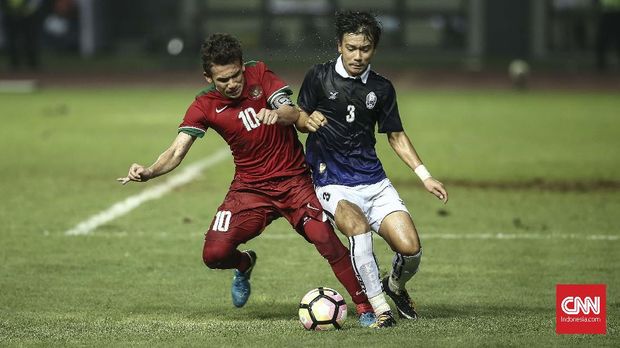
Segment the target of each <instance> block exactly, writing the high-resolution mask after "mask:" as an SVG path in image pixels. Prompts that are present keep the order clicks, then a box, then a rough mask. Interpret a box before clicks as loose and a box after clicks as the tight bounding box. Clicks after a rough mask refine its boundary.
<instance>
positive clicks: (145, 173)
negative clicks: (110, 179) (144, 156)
mask: <svg viewBox="0 0 620 348" xmlns="http://www.w3.org/2000/svg"><path fill="white" fill-rule="evenodd" d="M194 140H196V137H193V136H191V135H189V134H186V133H182V132H181V133H179V134H178V135H177V137H176V138H175V139H174V141H173V142H172V145H170V147H169V148H168V149H167V150H166V151H164V152H163V153H162V154H161V155H159V157H158V158H157V160H156V161H155V163H153V164H152V165H151V166H150V167H144V166H142V165H140V164H137V163H134V164H132V165H131V167H129V173H128V174H127V176H126V177H124V178H118V179H116V180H117V181H118V182H120V183H121V184H123V185H125V184H126V183H128V182H130V181H137V182H145V181H148V180H150V179H153V178H156V177H158V176H160V175H164V174H166V173H168V172H170V171H171V170H173V169H174V168H176V167H177V166H178V165H179V164H180V163H181V161H183V158H185V155H186V154H187V152H188V151H189V149H190V148H191V147H192V144H193V143H194Z"/></svg>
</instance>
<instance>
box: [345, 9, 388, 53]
mask: <svg viewBox="0 0 620 348" xmlns="http://www.w3.org/2000/svg"><path fill="white" fill-rule="evenodd" d="M345 34H363V35H364V36H365V37H366V38H367V39H368V41H370V42H372V46H373V47H375V48H376V47H377V45H378V44H379V39H381V24H380V23H379V21H377V18H376V17H375V16H374V15H373V14H371V13H369V12H360V11H346V12H336V35H337V36H338V38H337V39H338V42H339V43H342V39H343V37H344V35H345Z"/></svg>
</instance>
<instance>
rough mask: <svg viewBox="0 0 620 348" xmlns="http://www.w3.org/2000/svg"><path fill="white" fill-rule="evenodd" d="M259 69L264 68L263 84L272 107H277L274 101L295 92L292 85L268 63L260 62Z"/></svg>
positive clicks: (268, 102)
mask: <svg viewBox="0 0 620 348" xmlns="http://www.w3.org/2000/svg"><path fill="white" fill-rule="evenodd" d="M258 65H259V69H260V70H262V77H261V85H262V86H263V91H264V92H265V96H267V104H269V106H270V107H271V108H275V107H274V106H275V104H274V101H275V100H277V99H278V98H281V97H283V96H289V95H291V94H293V91H292V90H291V87H289V85H287V84H286V82H284V81H282V79H280V77H278V75H276V74H275V73H274V72H273V71H271V70H269V68H268V67H267V65H265V63H263V62H258Z"/></svg>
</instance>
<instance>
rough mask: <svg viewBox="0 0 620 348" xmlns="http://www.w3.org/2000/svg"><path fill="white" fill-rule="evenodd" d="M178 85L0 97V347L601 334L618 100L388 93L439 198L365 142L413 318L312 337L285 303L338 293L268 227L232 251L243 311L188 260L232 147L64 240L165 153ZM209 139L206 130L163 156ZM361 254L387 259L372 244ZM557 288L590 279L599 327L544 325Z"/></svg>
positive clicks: (619, 273) (224, 178)
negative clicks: (399, 226)
mask: <svg viewBox="0 0 620 348" xmlns="http://www.w3.org/2000/svg"><path fill="white" fill-rule="evenodd" d="M194 92H195V91H193V90H188V89H163V88H161V89H157V88H154V89H140V88H118V89H99V90H95V89H90V90H89V89H85V90H78V89H44V90H42V91H39V92H36V93H34V94H30V95H0V114H1V117H2V127H0V146H1V148H2V153H3V154H2V165H1V168H2V170H1V171H0V191H1V193H2V194H1V198H2V199H1V200H0V206H1V209H0V221H1V222H2V224H1V225H0V239H1V242H0V275H1V276H0V294H1V295H0V345H11V346H12V345H55V346H59V345H86V346H91V345H98V346H108V345H117V346H118V345H122V346H125V345H149V346H151V345H161V346H178V345H189V346H209V347H214V346H252V347H256V346H266V347H273V346H296V347H297V346H308V347H317V346H323V347H349V346H357V347H362V346H377V347H379V346H381V347H389V346H391V347H410V346H446V345H448V346H471V345H483V346H498V345H501V346H506V345H507V346H564V345H569V346H584V345H585V346H618V345H620V340H619V339H618V334H619V331H618V318H619V316H620V301H619V298H620V268H619V266H618V265H619V264H620V240H619V238H620V231H619V229H618V226H619V225H618V222H617V221H618V220H617V217H618V212H620V189H619V187H620V174H618V173H619V172H620V162H619V160H620V153H619V152H620V136H619V135H620V118H619V117H618V116H619V114H618V110H620V95H618V94H617V93H602V92H598V93H594V92H591V93H584V92H550V91H547V92H544V91H530V92H527V93H514V92H512V91H491V90H478V91H469V92H464V91H428V92H424V91H419V90H414V91H404V90H403V91H400V94H399V106H400V109H401V114H402V115H403V118H404V124H405V127H406V129H407V131H408V134H409V135H410V137H411V138H412V139H413V141H414V144H415V145H416V147H417V149H418V152H419V153H420V154H421V156H422V158H423V160H424V161H425V163H426V164H427V167H428V168H429V169H430V170H431V172H432V173H433V174H434V175H435V176H436V177H438V178H439V179H440V180H442V181H443V182H445V183H446V185H447V188H448V190H449V193H450V202H449V203H448V205H447V206H442V205H441V204H440V202H439V201H438V200H436V199H434V198H433V197H432V196H431V195H429V194H428V193H426V192H425V191H423V189H422V186H421V184H420V183H419V181H418V179H417V178H416V177H415V176H414V175H413V174H412V173H411V172H410V171H409V170H407V169H406V168H405V166H404V164H402V163H400V160H399V159H398V158H397V157H396V155H395V154H394V153H393V152H392V151H391V150H390V149H389V147H388V145H387V141H386V139H385V137H384V136H382V135H379V136H378V147H379V154H380V157H381V158H382V160H383V162H384V165H385V167H386V170H387V172H388V175H389V176H390V177H391V178H392V180H393V182H394V183H395V185H396V187H397V189H398V190H399V192H400V194H401V196H402V198H403V199H404V201H405V202H406V204H407V206H408V207H409V209H410V210H411V212H412V214H413V216H414V220H415V222H416V225H417V227H418V229H419V230H420V233H421V238H422V244H423V248H424V258H423V261H422V267H421V271H420V273H419V274H418V275H416V277H415V278H414V279H413V281H412V282H411V283H410V284H409V290H410V291H411V293H412V295H413V296H414V298H415V300H416V302H417V304H418V307H419V311H420V315H421V319H420V320H418V321H417V322H405V321H399V323H398V326H397V327H395V328H393V329H386V330H382V331H373V330H369V329H363V328H360V327H358V325H357V321H356V320H355V318H354V317H353V312H354V308H353V307H352V306H350V307H349V315H350V317H349V319H348V320H347V322H346V323H345V326H344V329H343V330H340V331H337V332H324V333H317V332H307V331H304V330H303V329H302V327H301V325H300V324H299V322H298V320H297V304H298V301H299V300H300V298H301V296H302V295H303V294H304V293H305V292H306V291H308V290H309V289H311V288H313V287H316V286H329V287H334V288H336V289H337V290H339V291H340V292H342V293H344V289H343V288H342V287H341V286H340V285H339V284H338V283H337V281H336V279H335V278H334V277H333V275H332V274H331V272H330V270H329V267H328V266H327V264H326V263H325V262H324V261H323V260H322V258H321V257H320V256H319V254H318V253H317V252H316V251H315V250H314V248H313V247H312V246H311V245H309V244H307V243H305V242H304V241H303V240H302V239H301V238H299V237H298V236H297V235H296V234H295V232H294V231H293V230H292V229H291V228H290V226H288V225H287V223H285V222H284V221H283V220H279V221H277V222H275V223H274V224H272V225H271V226H270V227H269V228H268V229H267V230H266V231H265V232H264V234H263V235H262V236H261V237H259V238H257V239H255V240H253V241H251V242H250V243H249V244H248V245H247V247H251V248H253V249H255V250H256V251H257V253H258V255H259V262H258V264H257V267H256V270H255V273H254V275H253V281H252V286H253V295H252V297H251V299H250V301H249V302H248V304H247V305H246V307H244V308H243V309H236V308H234V307H233V306H232V304H231V300H230V294H229V292H230V280H231V272H230V271H214V270H209V269H207V268H206V267H205V266H204V265H203V264H202V260H201V251H202V242H203V233H204V231H205V230H206V229H207V227H208V224H209V223H210V221H211V218H212V216H213V214H214V212H215V209H216V207H217V206H218V205H219V204H220V203H221V201H222V199H223V197H224V194H225V193H226V191H227V187H228V184H229V182H230V180H231V178H232V173H233V166H232V160H231V159H227V160H225V161H223V162H220V163H218V164H216V165H214V166H212V167H210V168H209V169H207V170H206V171H205V172H204V173H203V174H202V175H201V176H200V177H198V178H197V179H196V180H194V181H192V182H191V183H189V184H187V185H184V186H181V187H179V188H177V189H175V190H173V191H172V192H170V193H169V194H167V195H166V196H164V197H163V198H162V199H159V200H154V201H149V202H146V203H145V204H143V205H142V206H140V207H138V208H137V209H135V210H133V211H131V212H130V213H129V214H127V215H125V216H122V217H119V218H118V219H115V220H113V221H110V222H108V223H106V224H104V225H103V226H101V227H99V228H98V229H96V230H95V231H93V232H92V233H91V234H89V235H86V236H66V235H65V231H66V230H68V229H70V228H72V227H73V226H75V225H76V224H77V223H79V222H81V221H83V220H85V219H87V218H88V217H90V216H92V215H93V214H96V213H98V212H100V211H102V210H105V209H107V208H108V207H110V206H111V205H112V204H114V203H116V202H118V201H121V200H123V199H125V198H127V197H129V196H132V195H134V194H138V193H139V192H141V191H142V190H144V189H145V188H148V187H150V186H153V185H156V184H158V183H161V182H163V181H164V178H161V179H156V180H154V181H153V182H149V183H147V184H135V183H133V184H130V185H128V186H125V187H122V186H120V185H118V184H117V183H116V182H115V178H117V177H119V176H123V175H125V173H126V170H127V168H128V166H129V165H130V164H131V163H132V162H139V163H142V164H150V163H152V161H153V160H154V159H155V158H156V157H157V155H159V153H160V152H161V151H163V150H164V149H165V148H166V147H167V146H168V145H169V143H170V142H171V141H172V139H173V137H174V136H175V134H176V127H177V125H178V123H179V122H180V119H181V117H182V115H183V113H184V111H185V108H186V106H187V105H188V104H189V103H190V102H191V100H192V98H193V95H194ZM224 146H225V144H224V142H223V141H222V140H220V139H219V136H218V135H217V134H216V133H215V132H213V131H212V130H211V131H209V132H207V135H206V137H205V138H204V139H202V140H198V141H197V143H196V144H195V145H194V148H193V149H192V150H191V151H190V154H189V155H188V157H187V158H186V160H185V162H184V164H183V165H182V167H183V166H186V165H187V164H189V163H192V162H195V161H197V160H200V159H202V158H205V157H208V156H209V155H210V154H211V153H213V152H214V151H215V150H217V149H219V148H221V147H224ZM182 167H181V168H179V169H178V170H177V171H180V170H182V169H183V168H182ZM173 174H174V173H173ZM376 253H377V257H378V259H379V262H380V266H381V268H382V270H383V271H384V272H385V271H387V269H388V268H389V265H390V261H391V253H390V252H389V250H388V249H387V247H386V246H385V243H382V242H377V243H376ZM558 283H604V284H607V321H608V324H607V335H605V336H602V335H597V336H588V335H562V336H558V335H556V334H555V285H556V284H558ZM346 298H347V300H348V296H346Z"/></svg>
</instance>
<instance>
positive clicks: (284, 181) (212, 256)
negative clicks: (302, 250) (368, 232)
mask: <svg viewBox="0 0 620 348" xmlns="http://www.w3.org/2000/svg"><path fill="white" fill-rule="evenodd" d="M201 53H202V63H203V69H204V76H205V78H206V80H207V82H208V83H209V85H208V86H207V88H206V89H205V90H203V91H202V93H200V94H199V95H198V96H197V97H196V99H195V100H194V102H193V103H192V104H191V105H190V106H189V108H188V109H187V111H186V113H185V117H184V118H183V122H182V123H181V124H180V126H179V129H178V135H177V137H176V139H175V140H174V142H173V143H172V145H171V146H170V147H169V148H168V149H167V150H166V151H164V152H163V153H162V154H161V155H160V156H159V158H158V159H157V160H156V161H155V163H153V164H152V165H151V166H149V167H144V166H142V165H139V164H133V165H131V167H130V168H129V174H128V175H127V177H125V178H119V179H118V180H119V181H120V182H121V183H127V182H129V181H138V182H144V181H147V180H149V179H152V178H155V177H157V176H160V175H163V174H166V173H168V172H170V171H171V170H173V169H174V168H176V167H177V166H178V165H179V164H180V163H181V161H182V160H183V158H184V157H185V154H187V152H188V151H189V149H190V147H191V146H192V144H193V143H194V140H196V138H201V137H203V136H204V134H205V133H206V132H207V130H208V129H209V128H212V129H213V130H214V131H216V132H217V133H219V134H220V136H222V138H224V140H226V142H227V143H228V145H229V146H230V149H231V151H232V155H233V158H234V162H235V176H234V179H233V181H232V183H231V185H230V189H229V191H228V194H227V195H226V198H225V199H224V202H223V203H222V204H221V205H220V207H219V208H218V210H217V213H216V214H215V217H214V219H213V221H212V222H211V225H210V227H209V230H208V231H207V233H206V235H205V243H204V248H203V254H202V257H203V260H204V263H205V264H206V265H207V266H208V267H209V268H215V269H234V278H233V284H232V291H231V293H232V298H233V304H234V305H235V306H236V307H242V306H243V305H245V303H246V302H247V301H248V298H249V296H250V283H249V280H250V275H251V273H252V270H253V268H254V266H255V263H256V253H255V252H254V251H252V250H246V251H239V250H238V249H237V247H238V246H239V245H240V244H243V243H245V242H247V241H248V240H250V239H252V238H254V237H257V236H258V235H259V234H261V233H262V231H263V230H264V229H265V227H266V226H267V225H269V224H270V223H271V222H272V221H273V220H275V219H277V218H279V217H284V218H286V219H287V220H288V221H289V222H290V224H291V225H292V226H293V228H294V229H295V230H296V231H297V232H298V233H299V234H300V235H302V236H303V237H304V238H305V239H306V240H307V241H308V242H310V243H312V244H314V246H315V247H316V249H317V250H318V251H319V253H320V254H321V255H322V256H323V257H325V259H327V261H328V262H329V264H330V266H331V268H332V270H333V272H334V274H335V275H336V277H337V278H338V280H339V281H340V282H341V283H342V284H343V286H344V287H345V288H346V289H347V292H349V294H350V295H351V297H352V299H353V302H354V303H355V304H356V309H357V312H358V314H360V323H361V324H362V325H363V326H369V325H370V324H372V323H373V322H374V321H375V316H374V313H373V310H372V307H371V306H370V304H369V303H368V299H367V297H366V295H365V294H364V292H363V291H362V289H361V287H360V284H359V283H358V281H357V278H356V276H355V273H354V271H353V268H352V264H351V260H350V258H349V257H348V255H349V252H348V250H347V248H346V247H345V246H344V245H343V244H342V242H340V240H339V239H338V237H337V236H336V234H335V232H334V230H333V228H332V226H331V224H330V222H329V221H328V219H327V216H326V215H325V214H324V212H323V209H322V208H321V204H320V203H319V201H318V199H317V197H316V194H315V192H314V186H313V185H312V179H311V178H310V173H309V170H308V168H307V166H306V164H305V158H304V154H303V146H302V145H301V143H300V142H299V140H298V138H297V132H296V131H295V128H294V126H293V123H294V122H295V120H297V119H298V117H299V111H298V110H297V108H295V107H294V105H293V103H292V101H291V99H290V95H291V94H292V91H291V89H290V88H289V86H288V85H287V84H286V83H285V82H284V81H282V80H281V79H280V78H279V77H278V76H277V75H275V74H274V73H273V72H272V71H270V70H269V69H268V68H267V66H266V65H265V64H264V63H262V62H247V63H245V64H244V63H243V60H242V51H241V45H240V43H239V41H238V40H237V39H235V38H234V37H232V36H230V35H228V34H214V35H212V36H210V37H209V38H208V39H207V40H206V41H205V43H204V44H203V45H202V52H201Z"/></svg>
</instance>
